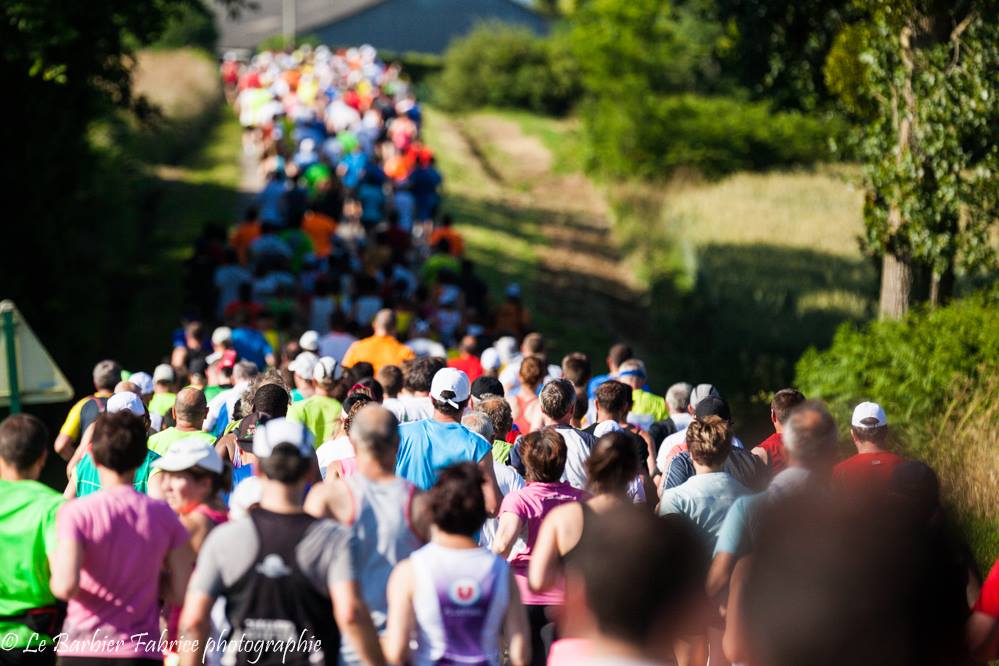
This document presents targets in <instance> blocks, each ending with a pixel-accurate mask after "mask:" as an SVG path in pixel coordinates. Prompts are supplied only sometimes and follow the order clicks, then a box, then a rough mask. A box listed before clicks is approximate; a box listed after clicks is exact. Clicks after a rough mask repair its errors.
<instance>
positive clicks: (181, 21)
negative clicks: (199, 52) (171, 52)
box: [153, 2, 219, 53]
mask: <svg viewBox="0 0 999 666" xmlns="http://www.w3.org/2000/svg"><path fill="white" fill-rule="evenodd" d="M218 39H219V31H218V28H217V27H216V26H215V16H214V15H213V14H212V10H211V9H209V8H208V6H207V5H206V4H205V3H204V2H191V3H187V4H184V5H181V6H178V7H177V8H176V9H175V11H174V12H173V13H172V14H171V15H170V17H169V18H168V19H167V23H166V27H165V28H164V29H163V34H162V35H160V38H159V39H158V40H156V43H155V44H153V46H154V47H155V48H163V49H179V48H185V47H196V48H199V49H203V50H205V51H208V52H209V53H214V51H215V44H216V42H218Z"/></svg>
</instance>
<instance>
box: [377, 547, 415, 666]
mask: <svg viewBox="0 0 999 666" xmlns="http://www.w3.org/2000/svg"><path fill="white" fill-rule="evenodd" d="M387 593H388V626H387V629H386V632H385V639H384V646H385V658H386V659H387V660H388V662H389V663H390V664H404V663H406V659H407V658H408V657H409V637H410V635H411V634H412V633H413V627H414V625H415V624H416V617H415V616H414V614H413V570H412V566H411V565H410V562H409V560H403V561H402V562H400V563H399V564H397V565H396V567H395V569H394V570H393V571H392V575H391V576H389V582H388V590H387Z"/></svg>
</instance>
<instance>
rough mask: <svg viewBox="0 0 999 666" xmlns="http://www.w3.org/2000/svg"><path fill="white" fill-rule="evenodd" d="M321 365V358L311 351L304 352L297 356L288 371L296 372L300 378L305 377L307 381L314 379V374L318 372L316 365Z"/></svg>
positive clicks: (289, 365)
mask: <svg viewBox="0 0 999 666" xmlns="http://www.w3.org/2000/svg"><path fill="white" fill-rule="evenodd" d="M317 363H319V357H318V356H316V355H315V354H313V353H312V352H310V351H304V352H302V353H300V354H299V355H298V356H296V357H295V358H294V359H293V360H292V362H291V363H289V364H288V369H289V370H291V371H292V372H294V373H295V374H296V375H298V376H299V377H305V378H306V379H312V374H313V373H314V372H315V371H316V364H317Z"/></svg>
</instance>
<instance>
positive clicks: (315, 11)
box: [212, 0, 384, 50]
mask: <svg viewBox="0 0 999 666" xmlns="http://www.w3.org/2000/svg"><path fill="white" fill-rule="evenodd" d="M383 1H384V0H295V9H296V11H295V24H296V25H295V32H296V33H297V34H299V35H304V34H309V33H311V32H315V30H316V28H318V27H321V26H324V25H328V24H330V23H334V22H336V21H339V20H342V19H344V18H347V17H348V16H351V15H353V14H356V13H357V12H359V11H362V10H364V9H367V8H369V7H371V6H373V5H377V4H379V3H381V2H383ZM212 4H213V6H214V8H215V15H216V23H217V25H218V28H219V43H218V46H219V48H220V49H223V50H224V49H253V48H256V46H257V45H258V44H260V42H262V41H263V40H264V39H266V38H268V37H273V36H274V35H280V34H281V32H282V29H283V26H282V16H281V12H282V8H283V5H284V0H255V1H254V3H253V4H254V5H255V7H253V8H252V9H249V8H243V9H241V10H240V11H239V14H238V16H236V17H231V16H229V15H228V13H227V11H226V9H225V7H223V6H221V3H212Z"/></svg>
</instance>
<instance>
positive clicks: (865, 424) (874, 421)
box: [850, 402, 888, 428]
mask: <svg viewBox="0 0 999 666" xmlns="http://www.w3.org/2000/svg"><path fill="white" fill-rule="evenodd" d="M850 425H852V426H853V427H854V428H880V427H881V426H886V425H888V417H887V416H885V410H883V409H882V408H881V405H879V404H878V403H876V402H862V403H860V404H859V405H857V406H856V407H855V408H854V410H853V418H851V419H850Z"/></svg>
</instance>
